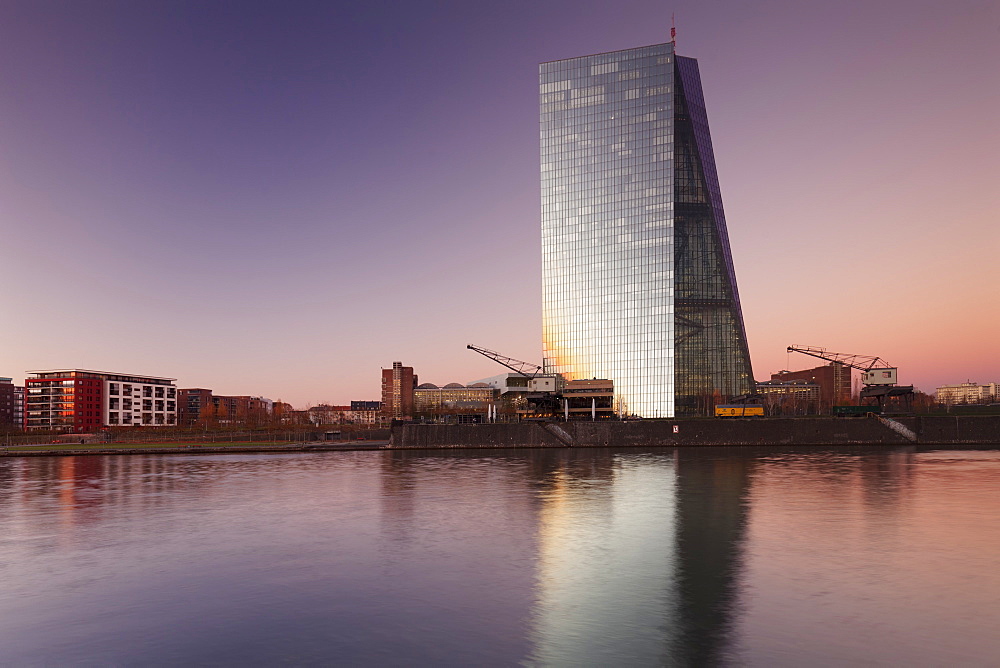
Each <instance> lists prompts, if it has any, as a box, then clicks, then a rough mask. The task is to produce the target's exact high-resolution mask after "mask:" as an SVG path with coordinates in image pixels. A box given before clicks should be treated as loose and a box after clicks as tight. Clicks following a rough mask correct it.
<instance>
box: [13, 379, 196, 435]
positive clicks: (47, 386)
mask: <svg viewBox="0 0 1000 668" xmlns="http://www.w3.org/2000/svg"><path fill="white" fill-rule="evenodd" d="M28 373H29V374H31V377H30V378H28V379H27V380H26V381H25V407H24V413H25V420H24V423H25V429H27V430H28V431H61V432H74V433H87V432H92V431H96V430H98V429H100V428H102V427H118V426H124V427H131V426H135V427H139V426H148V427H157V426H171V425H175V424H176V423H177V388H176V387H175V386H174V382H173V381H174V379H173V378H158V377H156V376H137V375H131V374H121V373H109V372H105V371H90V370H87V369H52V370H46V371H29V372H28Z"/></svg>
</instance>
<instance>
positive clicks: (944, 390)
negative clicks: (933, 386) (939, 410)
mask: <svg viewBox="0 0 1000 668" xmlns="http://www.w3.org/2000/svg"><path fill="white" fill-rule="evenodd" d="M936 395H937V400H938V403H941V404H948V405H951V404H982V403H992V402H994V401H1000V383H984V384H982V385H980V384H979V383H973V382H971V381H970V382H967V383H961V384H959V385H943V386H941V387H939V388H937V391H936Z"/></svg>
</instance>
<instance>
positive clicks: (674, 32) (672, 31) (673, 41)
mask: <svg viewBox="0 0 1000 668" xmlns="http://www.w3.org/2000/svg"><path fill="white" fill-rule="evenodd" d="M670 43H671V44H673V45H674V47H676V46H677V26H676V25H674V13H673V12H670Z"/></svg>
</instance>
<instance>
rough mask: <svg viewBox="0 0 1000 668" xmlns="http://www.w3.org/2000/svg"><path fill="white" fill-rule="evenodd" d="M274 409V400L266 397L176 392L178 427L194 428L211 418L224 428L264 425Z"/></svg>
mask: <svg viewBox="0 0 1000 668" xmlns="http://www.w3.org/2000/svg"><path fill="white" fill-rule="evenodd" d="M272 406H273V404H272V402H271V400H270V399H264V398H263V397H252V396H249V395H240V396H225V395H216V394H213V393H212V390H206V389H204V388H201V387H192V388H182V389H179V390H177V411H178V413H177V423H178V424H181V425H184V426H191V425H193V424H195V423H197V422H198V421H199V420H201V419H202V418H203V417H207V416H209V415H211V417H212V419H214V420H218V421H219V422H220V423H223V424H227V423H231V422H240V423H246V422H263V421H265V420H266V419H267V418H268V417H269V416H270V415H271V411H272ZM206 409H208V410H206Z"/></svg>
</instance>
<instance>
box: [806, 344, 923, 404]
mask: <svg viewBox="0 0 1000 668" xmlns="http://www.w3.org/2000/svg"><path fill="white" fill-rule="evenodd" d="M788 352H790V353H802V354H803V355H810V356H812V357H818V358H819V359H821V360H826V361H827V362H834V363H837V364H843V365H844V366H846V367H850V368H852V369H857V370H858V371H860V372H861V382H862V383H864V386H865V387H864V389H862V390H861V397H860V399H861V402H862V404H863V403H864V401H865V400H866V399H868V400H872V399H874V400H875V401H876V402H877V403H878V406H879V408H883V407H884V406H885V402H886V400H887V399H889V398H890V397H900V398H901V399H902V400H903V402H904V403H905V405H906V407H907V409H909V406H910V402H911V401H912V400H913V386H912V385H896V372H897V371H898V369H897V368H896V367H894V366H889V363H888V362H886V361H885V360H884V359H882V358H881V357H873V356H871V355H853V354H851V353H834V352H830V351H828V350H827V349H826V348H820V347H817V346H788Z"/></svg>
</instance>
